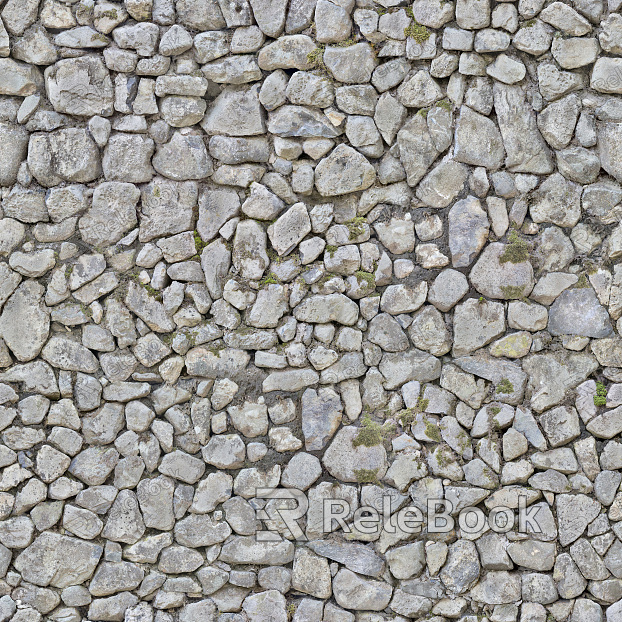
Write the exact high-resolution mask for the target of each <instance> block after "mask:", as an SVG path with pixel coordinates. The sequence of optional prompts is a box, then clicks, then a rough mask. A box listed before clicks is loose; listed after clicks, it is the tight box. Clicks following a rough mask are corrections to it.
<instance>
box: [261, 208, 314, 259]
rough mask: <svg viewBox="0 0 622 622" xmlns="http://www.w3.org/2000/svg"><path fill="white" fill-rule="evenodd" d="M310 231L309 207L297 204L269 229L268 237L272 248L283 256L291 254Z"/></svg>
mask: <svg viewBox="0 0 622 622" xmlns="http://www.w3.org/2000/svg"><path fill="white" fill-rule="evenodd" d="M310 231H311V221H310V219H309V212H308V211H307V207H306V206H305V204H304V203H296V204H294V205H292V207H290V208H289V209H288V210H287V211H286V212H285V213H284V214H283V215H281V216H280V217H279V219H278V220H277V221H276V222H275V223H273V224H272V225H270V226H269V227H268V237H269V238H270V243H271V244H272V247H273V248H274V249H275V250H276V252H277V253H278V254H279V256H281V255H287V254H289V253H291V252H292V251H293V250H294V249H295V248H296V246H297V245H298V243H299V242H300V241H301V240H302V239H303V238H304V237H305V236H306V235H307V233H310Z"/></svg>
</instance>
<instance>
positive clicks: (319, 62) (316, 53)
mask: <svg viewBox="0 0 622 622" xmlns="http://www.w3.org/2000/svg"><path fill="white" fill-rule="evenodd" d="M324 49H325V48H324V46H323V45H319V46H318V47H316V48H315V50H312V51H311V52H309V53H308V54H307V62H308V63H309V64H310V65H313V68H314V69H318V70H319V71H322V72H326V71H327V69H326V65H325V64H324Z"/></svg>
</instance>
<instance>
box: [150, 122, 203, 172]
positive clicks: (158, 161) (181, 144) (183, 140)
mask: <svg viewBox="0 0 622 622" xmlns="http://www.w3.org/2000/svg"><path fill="white" fill-rule="evenodd" d="M152 164H153V168H155V170H156V171H157V172H158V173H159V174H160V175H163V176H164V177H167V178H168V179H174V180H175V181H186V180H188V179H204V178H205V177H208V176H209V175H211V174H212V172H213V170H214V168H213V166H212V160H211V158H210V156H209V155H208V153H207V149H206V147H205V143H204V142H203V138H202V137H201V136H194V135H191V134H182V133H181V132H175V133H174V134H173V137H172V138H171V140H170V141H169V142H168V143H166V144H163V145H158V147H157V150H156V154H155V155H154V156H153V159H152Z"/></svg>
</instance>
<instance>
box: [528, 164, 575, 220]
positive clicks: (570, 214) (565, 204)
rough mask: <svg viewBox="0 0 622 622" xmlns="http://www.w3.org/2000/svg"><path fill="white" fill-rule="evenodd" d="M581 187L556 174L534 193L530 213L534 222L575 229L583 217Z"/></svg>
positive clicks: (548, 178)
mask: <svg viewBox="0 0 622 622" xmlns="http://www.w3.org/2000/svg"><path fill="white" fill-rule="evenodd" d="M580 192H581V187H580V186H578V185H577V184H574V183H572V182H570V181H567V180H566V179H564V177H562V175H560V174H559V173H554V174H553V175H551V176H550V177H547V179H546V180H545V181H544V182H543V183H542V185H541V186H540V187H539V188H538V189H537V190H536V191H535V192H534V193H533V195H532V197H531V202H530V205H529V213H530V214H531V217H532V218H533V220H534V222H538V223H540V222H552V223H554V224H556V225H558V226H560V227H574V226H575V225H576V224H577V222H578V221H579V218H580V217H581V204H580Z"/></svg>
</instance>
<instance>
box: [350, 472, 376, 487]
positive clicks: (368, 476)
mask: <svg viewBox="0 0 622 622" xmlns="http://www.w3.org/2000/svg"><path fill="white" fill-rule="evenodd" d="M354 477H356V481H357V482H358V483H359V484H377V483H378V475H377V473H376V471H375V470H374V469H354Z"/></svg>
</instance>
